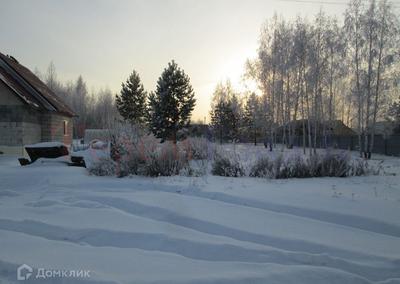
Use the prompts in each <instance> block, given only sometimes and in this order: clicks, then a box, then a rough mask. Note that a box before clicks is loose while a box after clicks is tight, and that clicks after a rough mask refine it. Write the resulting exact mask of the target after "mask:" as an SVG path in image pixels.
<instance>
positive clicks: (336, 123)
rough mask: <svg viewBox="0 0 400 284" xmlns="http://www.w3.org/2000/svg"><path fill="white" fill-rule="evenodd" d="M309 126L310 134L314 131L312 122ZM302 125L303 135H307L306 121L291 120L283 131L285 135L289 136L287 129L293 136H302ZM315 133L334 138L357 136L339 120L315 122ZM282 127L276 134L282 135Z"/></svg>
mask: <svg viewBox="0 0 400 284" xmlns="http://www.w3.org/2000/svg"><path fill="white" fill-rule="evenodd" d="M310 124H311V133H313V132H314V131H315V129H314V126H315V125H314V121H311V122H310ZM303 125H304V129H305V134H306V135H308V121H307V120H306V119H304V120H302V119H299V120H292V121H291V122H289V123H288V124H287V125H286V127H285V129H286V134H287V135H289V128H290V129H291V131H293V132H292V133H294V135H295V136H302V135H303ZM317 131H318V132H317V133H318V134H320V135H322V133H326V134H327V135H335V136H352V135H357V133H356V132H355V131H354V130H352V129H351V128H350V127H347V126H346V125H345V124H344V123H343V121H341V120H332V121H325V122H324V123H322V122H320V121H318V122H317ZM282 133H283V127H282V126H280V127H278V129H277V134H278V136H279V135H282Z"/></svg>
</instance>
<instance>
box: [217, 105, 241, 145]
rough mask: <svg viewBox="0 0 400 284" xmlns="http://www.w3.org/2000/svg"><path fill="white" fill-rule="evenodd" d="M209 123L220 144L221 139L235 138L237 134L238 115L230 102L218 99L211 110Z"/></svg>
mask: <svg viewBox="0 0 400 284" xmlns="http://www.w3.org/2000/svg"><path fill="white" fill-rule="evenodd" d="M211 125H212V127H213V128H214V131H215V134H216V135H217V136H218V138H219V142H220V143H221V144H222V141H223V140H227V139H232V140H234V139H236V138H237V136H238V117H237V116H236V115H235V112H234V108H233V106H232V102H231V101H230V100H229V101H224V100H220V101H219V102H217V103H216V104H215V105H214V108H213V110H212V111H211Z"/></svg>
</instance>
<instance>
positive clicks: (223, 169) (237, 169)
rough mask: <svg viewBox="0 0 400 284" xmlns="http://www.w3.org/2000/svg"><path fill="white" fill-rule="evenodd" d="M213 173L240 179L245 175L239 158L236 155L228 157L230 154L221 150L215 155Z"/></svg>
mask: <svg viewBox="0 0 400 284" xmlns="http://www.w3.org/2000/svg"><path fill="white" fill-rule="evenodd" d="M211 173H212V174H213V175H216V176H225V177H240V176H244V174H245V173H244V169H243V166H242V165H241V163H240V161H239V158H238V156H237V155H236V154H234V155H228V153H226V152H223V151H221V150H218V151H216V152H215V154H214V162H213V164H212V170H211Z"/></svg>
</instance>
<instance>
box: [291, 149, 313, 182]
mask: <svg viewBox="0 0 400 284" xmlns="http://www.w3.org/2000/svg"><path fill="white" fill-rule="evenodd" d="M286 166H287V167H288V168H289V169H290V171H289V177H296V178H307V177H310V176H311V175H310V170H309V168H308V166H307V163H306V161H305V159H304V158H303V157H302V156H301V155H298V154H297V155H294V156H293V157H292V159H290V160H289V161H288V163H287V164H286Z"/></svg>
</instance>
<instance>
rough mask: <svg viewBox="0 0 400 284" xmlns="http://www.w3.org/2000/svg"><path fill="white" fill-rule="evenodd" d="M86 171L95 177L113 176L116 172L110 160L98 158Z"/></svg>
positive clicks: (115, 167) (114, 164)
mask: <svg viewBox="0 0 400 284" xmlns="http://www.w3.org/2000/svg"><path fill="white" fill-rule="evenodd" d="M88 171H89V173H90V174H92V175H96V176H113V175H115V174H116V172H117V165H116V163H115V162H114V161H113V160H112V159H111V158H99V160H98V161H96V162H94V163H93V164H92V165H91V166H90V167H89V168H88Z"/></svg>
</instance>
